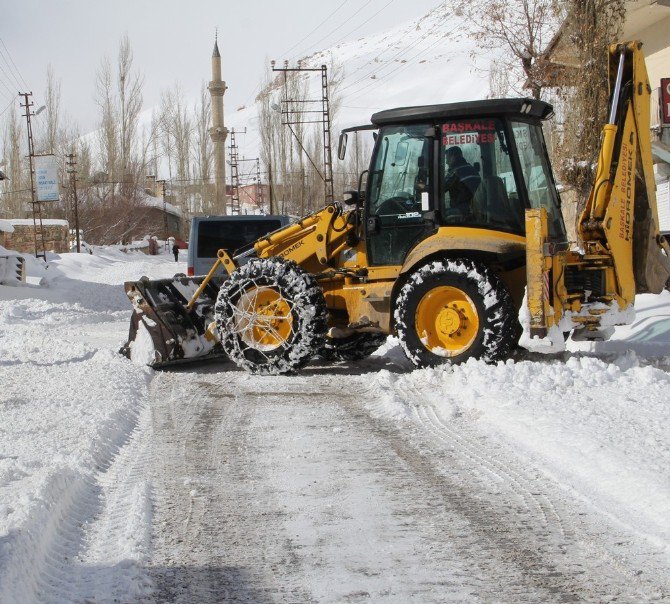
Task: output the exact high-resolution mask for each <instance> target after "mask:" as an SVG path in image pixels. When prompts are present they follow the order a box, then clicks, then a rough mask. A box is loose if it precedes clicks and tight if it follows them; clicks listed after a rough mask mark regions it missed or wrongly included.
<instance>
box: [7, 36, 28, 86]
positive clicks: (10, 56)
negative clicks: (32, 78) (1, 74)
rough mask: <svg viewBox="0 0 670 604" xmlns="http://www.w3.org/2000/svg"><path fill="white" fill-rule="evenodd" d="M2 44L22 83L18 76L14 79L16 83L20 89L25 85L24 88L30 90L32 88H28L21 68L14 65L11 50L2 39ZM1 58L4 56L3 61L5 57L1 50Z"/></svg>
mask: <svg viewBox="0 0 670 604" xmlns="http://www.w3.org/2000/svg"><path fill="white" fill-rule="evenodd" d="M0 44H2V47H3V48H4V49H5V53H7V56H8V57H9V60H10V61H11V64H12V66H13V67H14V70H15V71H16V73H17V74H18V75H19V78H20V79H21V82H19V80H18V79H17V78H16V76H14V79H15V80H16V83H17V84H18V87H19V88H21V87H22V85H21V83H23V86H24V87H25V90H30V86H28V84H27V83H26V81H25V80H24V79H23V76H22V75H21V72H20V71H19V68H18V67H17V66H16V63H14V59H12V55H11V53H10V52H9V49H8V48H7V46H6V45H5V41H4V40H3V39H2V38H0ZM0 56H2V57H3V59H4V56H3V55H2V51H1V50H0ZM5 63H7V60H6V59H5ZM7 65H9V63H7ZM10 70H11V68H10Z"/></svg>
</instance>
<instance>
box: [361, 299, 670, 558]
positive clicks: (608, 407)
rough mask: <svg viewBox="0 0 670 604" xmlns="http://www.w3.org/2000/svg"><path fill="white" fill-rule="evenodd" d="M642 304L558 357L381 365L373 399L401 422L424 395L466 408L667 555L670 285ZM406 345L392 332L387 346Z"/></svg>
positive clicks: (459, 415) (463, 411)
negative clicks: (600, 338)
mask: <svg viewBox="0 0 670 604" xmlns="http://www.w3.org/2000/svg"><path fill="white" fill-rule="evenodd" d="M636 306H637V309H638V312H637V319H636V320H635V322H634V323H633V325H631V326H627V327H625V328H617V331H616V333H615V336H614V338H613V339H612V340H611V341H609V342H597V343H581V342H579V343H575V342H571V341H569V342H568V348H570V349H571V351H572V352H568V353H564V354H563V355H561V356H560V357H559V358H558V359H556V358H553V359H548V358H543V357H542V356H540V355H532V354H528V353H521V354H520V355H519V357H518V359H517V360H516V361H515V360H509V361H507V362H501V363H498V364H496V365H487V364H486V363H484V362H481V361H474V360H470V361H468V362H467V363H465V364H463V365H460V366H448V367H442V368H436V369H422V370H416V371H412V372H410V373H405V374H394V373H390V372H388V371H382V372H380V373H378V374H376V375H374V376H371V377H372V379H374V380H375V386H374V388H376V389H378V391H379V392H380V397H379V398H378V400H377V401H376V402H375V403H373V404H371V405H370V409H371V411H373V413H375V414H377V415H381V416H384V417H389V418H392V419H394V420H396V421H401V422H404V421H408V420H409V419H410V418H412V417H413V412H414V411H415V410H416V409H417V408H419V407H422V406H430V407H432V408H434V410H435V412H436V414H437V415H438V417H440V418H441V421H443V422H445V423H447V424H452V423H454V422H456V421H457V420H459V421H460V420H462V419H463V418H467V419H468V420H469V421H470V422H471V423H472V425H473V426H475V427H476V429H478V430H481V431H482V432H484V433H485V434H487V435H488V436H489V438H493V439H498V440H500V441H504V442H506V443H507V444H508V445H510V444H511V446H512V449H513V450H515V451H519V452H520V453H521V455H523V456H526V457H527V458H528V459H530V460H531V462H532V463H533V464H534V465H536V466H539V467H541V468H543V469H544V471H545V472H546V473H547V474H548V475H551V476H552V477H554V478H555V479H557V480H558V482H559V483H561V484H562V485H563V486H564V488H565V489H566V490H567V491H569V492H570V493H571V495H572V496H575V497H578V498H582V499H584V500H586V501H588V502H590V503H591V504H592V505H594V506H595V507H596V508H598V509H599V511H600V512H601V513H603V514H605V515H607V516H610V517H611V518H613V519H614V520H616V521H617V522H618V523H620V524H621V525H623V526H625V527H627V528H628V529H629V530H632V531H634V532H636V533H638V534H640V535H642V536H644V538H645V539H647V540H648V541H649V542H651V543H653V545H654V546H656V547H660V548H662V549H664V550H665V552H666V554H667V555H668V556H670V515H669V514H668V510H670V438H669V437H670V432H669V429H668V426H670V405H668V397H669V393H670V374H669V373H668V369H670V362H669V359H668V353H669V352H670V294H669V293H668V292H664V293H663V294H662V295H660V296H650V295H647V296H638V299H637V303H636ZM398 349H399V347H398V346H396V347H395V348H394V347H393V339H392V338H390V339H389V344H388V345H387V347H386V349H385V350H382V351H380V352H381V354H382V355H384V356H385V357H389V358H390V357H392V356H393V355H397V352H398ZM579 351H581V352H579ZM596 354H597V356H596Z"/></svg>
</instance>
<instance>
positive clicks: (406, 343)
mask: <svg viewBox="0 0 670 604" xmlns="http://www.w3.org/2000/svg"><path fill="white" fill-rule="evenodd" d="M394 318H395V324H396V329H397V332H398V339H399V340H400V344H401V346H402V348H403V350H404V351H405V354H406V355H407V357H408V358H409V359H410V360H411V361H412V362H413V363H414V364H415V365H416V366H417V367H432V366H436V365H441V364H444V363H462V362H463V361H466V360H467V359H470V358H475V359H483V360H484V361H487V362H495V361H498V360H501V359H504V358H507V357H508V356H509V354H510V352H511V350H512V348H513V347H514V345H515V343H516V340H517V323H518V320H517V312H516V307H515V306H514V301H513V300H512V296H511V295H510V293H509V291H508V290H507V287H506V286H505V285H504V284H503V282H502V280H501V279H500V278H499V277H498V275H496V274H495V273H494V272H493V271H491V270H490V269H489V268H488V267H486V265H484V264H481V263H477V262H474V261H472V260H469V259H456V260H448V259H445V260H438V261H433V262H430V263H429V264H426V265H425V266H422V267H421V268H420V269H418V270H417V271H416V272H415V273H413V274H412V275H411V276H410V277H409V279H408V281H407V283H405V285H403V287H402V288H401V289H400V293H399V295H398V298H397V301H396V310H395V314H394Z"/></svg>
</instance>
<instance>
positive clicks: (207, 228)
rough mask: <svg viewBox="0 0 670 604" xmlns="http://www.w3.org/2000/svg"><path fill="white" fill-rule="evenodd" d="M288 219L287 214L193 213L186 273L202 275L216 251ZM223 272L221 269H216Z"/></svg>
mask: <svg viewBox="0 0 670 604" xmlns="http://www.w3.org/2000/svg"><path fill="white" fill-rule="evenodd" d="M290 222H291V220H290V218H289V217H288V216H283V215H270V216H249V215H241V216H194V217H193V219H192V221H191V233H190V235H189V242H188V275H189V276H190V277H193V276H196V275H206V274H207V273H208V272H209V270H210V269H211V268H212V265H213V264H214V262H215V261H216V252H217V251H218V250H220V249H224V250H226V252H228V253H229V254H230V255H231V256H233V255H235V252H236V251H237V250H240V249H241V248H243V247H245V246H247V245H249V244H250V243H253V242H254V241H256V240H257V239H260V238H261V237H263V235H267V234H268V233H271V232H272V231H276V230H277V229H280V228H281V227H284V226H286V225H287V224H289V223H290ZM220 270H221V271H223V268H221V269H220Z"/></svg>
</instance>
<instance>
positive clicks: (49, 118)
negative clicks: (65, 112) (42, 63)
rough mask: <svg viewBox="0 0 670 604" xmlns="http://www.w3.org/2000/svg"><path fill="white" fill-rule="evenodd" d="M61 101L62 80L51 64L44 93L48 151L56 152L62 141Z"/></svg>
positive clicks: (46, 147)
mask: <svg viewBox="0 0 670 604" xmlns="http://www.w3.org/2000/svg"><path fill="white" fill-rule="evenodd" d="M60 102H61V95H60V81H58V80H56V76H55V75H54V71H53V67H52V66H51V65H49V66H48V67H47V85H46V93H45V95H44V105H45V107H46V117H45V119H46V132H45V134H46V141H45V144H44V147H45V151H46V152H47V153H56V152H57V151H58V150H59V147H60V145H61V143H62V139H63V136H62V135H63V132H62V130H61V125H62V124H61V106H60Z"/></svg>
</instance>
